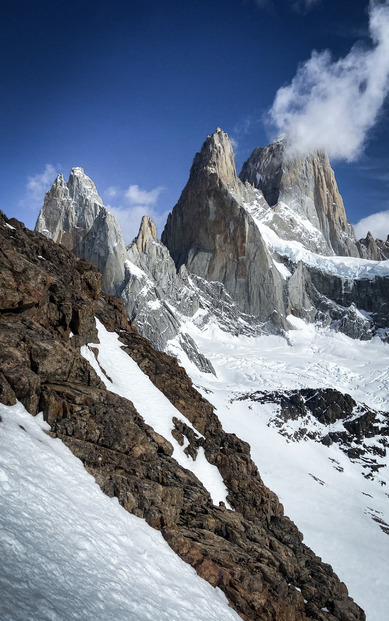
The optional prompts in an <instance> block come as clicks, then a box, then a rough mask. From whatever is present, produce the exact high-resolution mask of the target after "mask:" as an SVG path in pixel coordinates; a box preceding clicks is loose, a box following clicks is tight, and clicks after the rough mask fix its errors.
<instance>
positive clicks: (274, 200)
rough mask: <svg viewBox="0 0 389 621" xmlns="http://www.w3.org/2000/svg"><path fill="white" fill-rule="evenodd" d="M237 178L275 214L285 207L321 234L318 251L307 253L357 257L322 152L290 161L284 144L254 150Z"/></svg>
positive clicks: (338, 197)
mask: <svg viewBox="0 0 389 621" xmlns="http://www.w3.org/2000/svg"><path fill="white" fill-rule="evenodd" d="M239 177H240V179H241V180H242V181H243V182H245V181H248V182H249V183H251V184H252V185H253V186H254V187H256V188H258V189H260V190H261V191H262V192H263V195H264V197H265V199H266V201H267V202H268V204H269V205H270V206H271V207H272V208H273V209H274V211H275V212H276V213H277V211H282V205H288V206H289V207H290V208H291V210H292V212H294V213H295V214H296V215H297V216H299V217H300V218H301V217H303V218H306V219H308V221H309V222H311V224H312V225H313V226H314V227H315V228H316V229H317V230H318V231H320V232H321V233H322V235H323V238H324V240H325V244H323V241H322V239H320V240H318V244H319V245H318V247H316V248H314V247H313V248H312V247H311V248H309V249H310V250H313V251H314V252H320V253H321V254H337V255H346V256H354V257H358V256H359V252H358V249H357V246H356V239H355V234H354V229H353V227H352V225H351V224H350V223H349V222H348V220H347V217H346V212H345V209H344V205H343V199H342V197H341V195H340V193H339V190H338V186H337V183H336V180H335V175H334V172H333V170H332V168H331V166H330V163H329V160H328V157H327V155H326V154H325V153H324V152H322V151H317V152H315V153H313V154H311V155H309V156H306V157H301V156H298V157H290V156H289V155H288V150H287V145H286V144H285V142H284V141H282V140H278V141H275V142H272V143H270V144H269V145H268V146H267V147H258V148H257V149H255V151H254V152H253V153H252V154H251V156H250V157H249V159H248V160H247V162H245V163H244V164H243V167H242V171H241V173H240V175H239ZM369 258H370V257H369Z"/></svg>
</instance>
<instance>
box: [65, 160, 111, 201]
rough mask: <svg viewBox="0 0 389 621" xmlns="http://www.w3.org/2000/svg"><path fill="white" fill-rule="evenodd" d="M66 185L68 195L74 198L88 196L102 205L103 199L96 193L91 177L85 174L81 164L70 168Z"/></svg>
mask: <svg viewBox="0 0 389 621" xmlns="http://www.w3.org/2000/svg"><path fill="white" fill-rule="evenodd" d="M67 185H68V188H69V194H70V197H71V198H73V199H74V200H77V199H78V198H80V197H83V198H88V199H90V200H92V201H93V202H95V203H98V204H99V205H103V201H102V199H101V198H100V196H99V195H98V192H97V189H96V186H95V184H94V183H93V181H92V179H91V178H90V177H88V175H86V174H85V171H84V169H83V168H81V166H76V167H74V168H72V170H71V173H70V175H69V180H68V183H67Z"/></svg>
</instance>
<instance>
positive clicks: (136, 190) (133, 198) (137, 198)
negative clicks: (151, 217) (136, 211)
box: [126, 185, 166, 205]
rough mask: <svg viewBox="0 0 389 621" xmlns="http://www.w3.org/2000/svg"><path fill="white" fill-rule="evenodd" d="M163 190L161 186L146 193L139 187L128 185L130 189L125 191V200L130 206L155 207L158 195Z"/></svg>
mask: <svg viewBox="0 0 389 621" xmlns="http://www.w3.org/2000/svg"><path fill="white" fill-rule="evenodd" d="M165 189H166V188H164V187H163V186H162V185H159V186H158V187H157V188H154V189H153V190H150V191H147V190H141V189H140V187H139V185H130V187H129V188H128V190H127V191H126V198H127V200H128V202H129V203H130V205H135V204H140V205H155V203H156V202H157V200H158V197H159V195H160V194H161V192H163V191H164V190H165Z"/></svg>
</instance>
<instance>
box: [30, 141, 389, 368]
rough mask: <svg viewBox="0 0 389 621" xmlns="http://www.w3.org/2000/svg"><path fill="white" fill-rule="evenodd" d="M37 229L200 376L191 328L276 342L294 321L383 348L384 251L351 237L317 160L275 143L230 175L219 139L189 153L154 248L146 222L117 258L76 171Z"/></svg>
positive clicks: (229, 156)
mask: <svg viewBox="0 0 389 621" xmlns="http://www.w3.org/2000/svg"><path fill="white" fill-rule="evenodd" d="M36 230H37V231H39V232H42V233H44V234H45V235H47V236H48V237H50V238H52V239H54V240H55V241H57V242H60V243H62V244H64V245H65V246H66V247H67V248H68V249H70V250H72V251H73V252H74V253H75V254H76V255H77V256H79V257H81V258H86V259H89V260H91V261H92V262H94V263H95V264H96V265H98V267H99V268H100V269H101V270H102V273H103V289H104V290H105V291H106V292H107V293H110V294H114V295H117V296H118V297H119V298H120V299H121V300H122V301H123V302H124V304H125V306H126V309H127V313H128V316H129V317H130V318H131V319H132V320H133V321H134V323H135V325H136V326H137V328H138V329H139V331H140V332H141V334H142V335H143V336H146V337H147V338H148V339H150V340H151V342H152V344H153V345H154V346H155V347H156V348H157V349H159V350H162V351H163V350H166V349H168V348H169V343H171V341H172V340H175V341H177V342H175V351H180V352H182V354H183V355H187V356H188V357H189V359H190V360H191V361H192V362H194V363H195V364H196V365H197V366H198V368H200V369H201V370H202V371H206V372H212V366H211V365H210V363H209V361H207V360H206V359H205V358H204V356H203V355H202V354H201V352H199V351H198V348H197V346H196V344H195V343H194V341H193V339H191V337H190V335H189V334H188V331H187V330H186V329H185V322H187V321H188V320H190V321H193V322H195V323H196V325H200V326H201V325H204V324H206V323H207V322H210V321H212V322H216V323H217V324H218V325H219V326H220V327H221V328H222V330H224V331H227V332H230V333H233V334H248V335H252V334H261V333H283V331H285V330H288V329H290V327H291V326H290V325H289V324H288V321H287V316H288V315H290V314H291V315H294V316H296V317H299V318H302V319H304V320H305V321H308V322H314V323H316V324H319V325H321V326H331V328H333V329H334V330H336V331H341V332H344V333H346V334H347V335H348V336H351V337H352V338H358V339H363V340H368V339H370V338H371V337H372V336H374V335H375V334H378V335H380V336H381V338H383V339H384V340H385V339H386V338H387V332H388V328H389V266H388V265H387V261H386V260H385V259H386V254H387V243H386V242H382V241H379V240H376V241H375V240H374V239H373V238H372V237H371V236H368V237H367V238H366V239H365V240H359V241H357V240H356V239H355V235H354V231H353V228H352V226H351V224H350V223H349V222H348V220H347V217H346V212H345V209H344V205H343V201H342V198H341V196H340V193H339V190H338V187H337V184H336V180H335V177H334V173H333V171H332V169H331V166H330V164H329V161H328V158H327V156H326V155H325V154H324V153H321V152H318V153H314V154H312V155H310V156H308V157H306V158H301V157H300V158H294V159H293V160H290V159H288V158H287V156H286V154H285V145H284V143H283V142H282V141H276V142H275V143H271V144H270V145H269V146H268V147H266V148H261V147H260V148H258V149H256V150H255V151H254V152H253V154H252V155H251V156H250V158H249V159H248V161H247V162H246V163H245V164H244V166H243V168H242V171H241V173H240V175H239V176H238V174H237V171H236V167H235V161H234V153H233V148H232V145H231V141H230V139H229V138H228V136H227V134H225V133H224V132H223V131H222V130H221V129H217V131H216V132H215V133H214V134H213V135H212V136H208V138H207V139H206V140H205V142H204V144H203V146H202V148H201V150H200V151H199V152H198V153H197V154H196V156H195V158H194V162H193V165H192V168H191V171H190V175H189V180H188V183H187V185H186V186H185V188H184V190H183V192H182V194H181V197H180V199H179V201H178V203H177V205H176V206H175V207H174V208H173V210H172V212H171V214H170V215H169V217H168V219H167V222H166V225H165V228H164V231H163V233H162V236H161V240H159V239H158V238H157V233H156V229H155V225H154V224H153V223H152V222H151V220H150V219H149V218H147V217H144V218H143V220H142V223H141V226H140V230H139V234H138V236H137V238H136V239H135V240H134V241H133V242H132V243H131V244H130V245H129V246H128V247H127V248H124V242H123V237H122V235H121V232H120V228H119V225H118V224H117V222H116V220H115V219H114V217H113V216H112V215H111V214H109V211H108V210H107V208H106V207H104V205H103V204H102V200H101V198H100V197H99V196H98V194H97V190H96V188H95V186H94V184H93V182H92V181H91V180H90V179H89V177H87V175H85V173H84V171H83V170H82V169H80V168H75V169H73V170H72V172H71V174H70V177H69V181H68V182H67V183H65V181H64V180H63V177H62V175H60V176H59V177H58V179H57V180H56V182H55V183H54V185H53V187H52V188H51V190H50V192H48V193H47V195H46V198H45V203H44V206H43V208H42V210H41V213H40V215H39V218H38V221H37V224H36ZM363 260H365V262H364V261H363ZM373 261H374V262H377V261H381V262H382V265H386V268H383V269H379V268H377V267H376V265H375V263H373Z"/></svg>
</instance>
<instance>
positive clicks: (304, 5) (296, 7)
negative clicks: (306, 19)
mask: <svg viewBox="0 0 389 621" xmlns="http://www.w3.org/2000/svg"><path fill="white" fill-rule="evenodd" d="M320 2H321V0H291V8H292V9H293V11H296V13H301V14H302V15H307V13H309V11H311V10H312V9H313V8H315V6H317V5H318V4H320Z"/></svg>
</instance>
